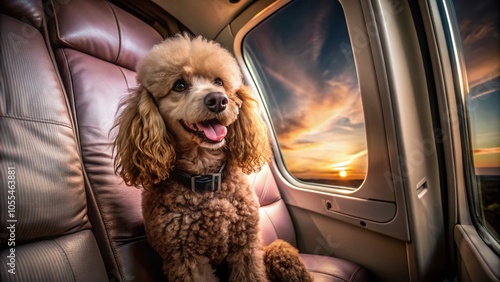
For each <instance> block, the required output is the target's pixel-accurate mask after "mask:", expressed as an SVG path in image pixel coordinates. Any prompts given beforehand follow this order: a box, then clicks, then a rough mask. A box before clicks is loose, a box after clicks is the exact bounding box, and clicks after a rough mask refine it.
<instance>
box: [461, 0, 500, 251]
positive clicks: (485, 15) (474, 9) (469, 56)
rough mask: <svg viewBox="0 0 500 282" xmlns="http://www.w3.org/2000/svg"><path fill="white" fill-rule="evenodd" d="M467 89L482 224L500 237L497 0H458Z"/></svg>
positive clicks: (499, 32) (499, 21)
mask: <svg viewBox="0 0 500 282" xmlns="http://www.w3.org/2000/svg"><path fill="white" fill-rule="evenodd" d="M454 6H455V11H456V15H457V20H458V25H459V30H460V36H461V40H462V48H463V52H464V59H465V66H466V70H467V79H468V81H469V93H468V94H467V96H466V101H465V103H466V108H467V113H468V119H469V126H470V128H469V129H470V132H469V134H470V139H471V142H472V149H473V157H474V168H475V174H476V175H475V177H476V182H477V187H476V188H477V189H479V191H478V192H479V193H478V194H479V199H478V200H479V203H478V204H479V205H480V210H481V211H482V215H481V216H482V220H483V222H482V224H483V225H485V226H486V227H487V228H488V229H489V231H490V233H491V234H492V235H493V236H494V237H495V238H496V239H497V240H498V241H499V242H500V236H499V233H500V13H499V8H500V7H499V6H500V5H499V2H498V0H484V1H480V2H477V3H476V2H474V3H473V2H470V1H468V0H455V1H454Z"/></svg>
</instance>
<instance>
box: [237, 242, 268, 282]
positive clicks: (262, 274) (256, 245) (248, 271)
mask: <svg viewBox="0 0 500 282" xmlns="http://www.w3.org/2000/svg"><path fill="white" fill-rule="evenodd" d="M262 255H263V253H262V246H261V244H260V240H254V241H252V242H249V244H247V245H244V246H242V247H241V248H240V249H239V250H238V251H236V252H233V253H231V254H230V255H229V256H228V259H227V261H228V263H229V268H230V274H229V281H234V282H236V281H248V282H262V281H267V276H266V268H265V266H264V260H263V256H262Z"/></svg>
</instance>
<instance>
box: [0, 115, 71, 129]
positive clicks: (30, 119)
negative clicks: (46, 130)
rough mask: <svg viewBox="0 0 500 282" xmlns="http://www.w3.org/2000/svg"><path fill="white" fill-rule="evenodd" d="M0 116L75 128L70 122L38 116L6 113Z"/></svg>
mask: <svg viewBox="0 0 500 282" xmlns="http://www.w3.org/2000/svg"><path fill="white" fill-rule="evenodd" d="M0 117H3V118H9V119H15V120H21V121H32V122H37V123H44V124H53V125H60V126H64V127H67V128H69V129H73V127H71V125H69V124H66V123H63V122H59V121H54V120H48V119H37V118H32V117H25V116H11V115H5V114H2V115H0Z"/></svg>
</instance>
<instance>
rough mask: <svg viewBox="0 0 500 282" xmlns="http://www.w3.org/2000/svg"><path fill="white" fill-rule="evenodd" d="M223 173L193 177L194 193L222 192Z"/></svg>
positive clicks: (192, 187)
mask: <svg viewBox="0 0 500 282" xmlns="http://www.w3.org/2000/svg"><path fill="white" fill-rule="evenodd" d="M221 182H222V173H207V174H203V175H196V176H192V177H191V190H192V191H193V192H217V191H219V190H220V186H221Z"/></svg>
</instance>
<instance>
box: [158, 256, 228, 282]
mask: <svg viewBox="0 0 500 282" xmlns="http://www.w3.org/2000/svg"><path fill="white" fill-rule="evenodd" d="M163 271H164V272H165V275H166V276H167V277H168V281H172V282H176V281H179V282H199V281H207V282H217V281H219V280H218V279H217V277H215V271H214V269H213V268H212V266H211V265H210V262H209V260H208V258H206V257H201V256H190V255H187V256H183V258H181V259H164V260H163Z"/></svg>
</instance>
